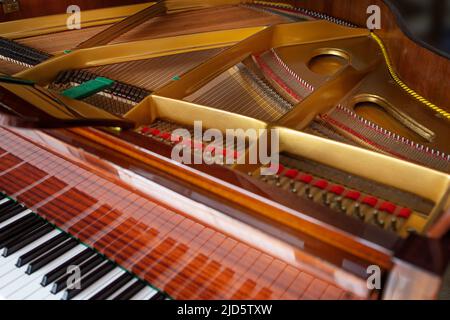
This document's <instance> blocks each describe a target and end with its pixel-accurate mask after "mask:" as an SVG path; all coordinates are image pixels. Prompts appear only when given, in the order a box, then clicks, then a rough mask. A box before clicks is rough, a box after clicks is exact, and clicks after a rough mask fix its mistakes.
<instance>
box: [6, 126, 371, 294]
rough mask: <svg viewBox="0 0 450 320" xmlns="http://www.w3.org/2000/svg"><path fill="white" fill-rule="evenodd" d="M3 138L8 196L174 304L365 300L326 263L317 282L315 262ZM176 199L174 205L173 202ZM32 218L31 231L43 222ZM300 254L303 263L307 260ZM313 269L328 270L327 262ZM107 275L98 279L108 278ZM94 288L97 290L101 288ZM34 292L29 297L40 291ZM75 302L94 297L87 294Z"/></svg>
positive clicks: (13, 136) (14, 136) (16, 137)
mask: <svg viewBox="0 0 450 320" xmlns="http://www.w3.org/2000/svg"><path fill="white" fill-rule="evenodd" d="M0 135H1V136H2V139H1V140H0V189H1V190H3V191H4V193H5V194H8V195H10V196H11V197H12V198H14V199H18V200H19V201H20V202H22V203H24V205H26V206H27V207H28V208H30V209H31V210H32V211H33V212H35V213H36V214H37V215H39V216H40V217H42V218H44V219H45V220H46V221H49V222H51V223H52V224H55V225H56V226H58V227H59V228H60V229H58V230H64V231H65V232H67V234H70V235H72V236H73V237H76V238H77V239H79V240H80V241H81V242H83V243H84V244H86V245H88V246H90V247H92V248H95V250H96V252H100V253H102V254H104V256H106V257H108V258H109V261H114V262H115V263H117V264H118V265H120V266H122V267H123V268H124V269H126V270H129V271H130V272H132V273H133V274H135V275H137V276H138V277H139V278H140V279H142V280H144V281H146V283H149V284H151V285H152V286H154V287H155V288H160V289H162V290H163V292H165V293H167V294H168V295H169V296H170V297H171V298H173V299H278V298H281V299H359V298H360V296H359V295H356V294H355V293H354V292H352V291H348V290H346V289H345V288H342V287H341V286H340V285H339V284H337V283H336V282H335V278H334V277H335V268H336V267H334V265H331V264H329V263H325V265H323V269H322V267H320V268H321V270H322V271H321V273H320V276H319V274H316V273H315V272H314V273H312V272H311V270H310V268H309V267H304V265H303V263H304V264H305V265H308V264H309V263H310V259H311V258H310V256H308V257H305V258H304V259H305V260H304V262H302V264H301V265H297V264H294V263H293V262H288V261H284V260H280V258H278V257H277V256H275V255H273V254H271V253H268V252H265V251H263V250H262V249H260V248H258V247H256V246H255V245H254V244H252V243H247V242H244V241H243V240H241V238H240V237H238V236H236V235H229V234H228V233H226V232H224V231H222V230H221V229H219V227H215V226H212V225H210V224H207V223H206V222H204V221H202V220H197V219H195V218H193V217H191V216H190V215H191V213H184V212H181V211H180V210H174V209H172V208H171V207H169V206H167V205H164V204H162V203H161V202H160V201H158V200H155V199H154V198H153V197H150V196H143V195H142V194H140V193H135V192H134V191H131V190H129V189H128V188H129V187H127V186H126V185H123V184H122V183H117V181H116V180H115V178H114V177H113V176H111V175H108V178H106V177H105V176H104V174H103V173H101V172H97V171H95V170H93V169H92V168H90V167H85V166H84V165H82V164H80V163H78V162H76V161H72V160H69V159H68V158H66V157H65V156H63V155H62V154H60V153H56V152H53V151H50V150H47V149H45V148H43V147H41V146H40V145H39V144H36V143H34V142H32V141H30V140H28V138H24V137H22V136H21V135H20V134H19V133H15V132H14V131H11V130H9V129H5V128H0ZM62 149H64V148H62ZM62 149H61V150H62ZM58 150H59V149H58ZM67 151H69V150H67ZM72 151H75V150H72ZM72 151H70V152H72ZM92 171H93V172H92ZM94 172H95V173H94ZM111 179H113V181H112V180H111ZM149 188H155V186H149ZM171 201H172V202H174V200H173V198H171ZM9 205H12V204H9ZM17 210H19V209H17ZM20 210H21V209H20ZM185 210H188V209H185ZM23 211H26V209H25V208H23ZM28 213H31V212H28ZM24 215H27V213H25V214H24ZM16 219H17V218H16ZM28 219H31V218H28ZM31 220H32V221H33V222H29V223H30V225H31V224H33V223H34V222H37V220H36V219H31ZM35 220H36V221H35ZM29 227H30V228H31V226H29ZM5 230H6V229H5ZM58 230H57V231H58ZM187 231H189V232H187ZM42 232H43V231H42ZM61 237H62V236H61ZM47 240H48V239H47ZM66 241H70V240H66ZM44 242H45V240H44ZM71 243H72V242H70V243H65V245H69V244H70V245H73V244H71ZM77 244H78V243H77ZM76 247H77V246H75V247H73V248H71V249H70V253H74V251H76V250H75V249H76ZM27 248H28V247H27ZM84 248H85V247H84ZM60 249H61V250H63V249H62V248H60ZM26 251H27V250H26V248H24V249H22V250H21V252H16V253H15V256H14V257H15V258H13V259H12V260H13V261H12V262H10V263H9V264H7V266H8V270H6V272H5V273H4V276H6V277H8V279H10V276H9V275H8V273H10V272H13V273H14V274H12V275H11V277H20V276H22V277H28V279H31V278H30V277H29V275H24V273H25V271H26V270H25V268H26V269H28V264H30V261H28V262H27V265H26V266H23V267H22V268H20V269H19V271H17V269H16V267H15V263H16V262H17V258H18V257H19V256H20V255H22V254H23V253H26ZM66 253H68V252H66ZM79 253H80V252H78V251H77V253H75V255H76V254H79ZM301 256H302V254H300V255H299V256H297V257H296V261H297V260H298V259H302V261H303V258H302V257H301ZM66 258H67V259H71V258H73V256H70V257H69V254H68V255H65V256H64V258H63V259H66ZM10 260H11V259H10ZM64 261H66V260H64ZM64 261H61V262H62V263H64ZM104 263H105V264H106V263H107V262H104ZM313 263H315V266H319V265H322V264H324V262H323V261H319V260H317V261H315V262H313ZM355 263H358V262H355ZM2 265H3V264H2ZM58 266H59V264H58V263H56V264H48V265H46V266H43V267H41V269H40V270H37V271H36V272H38V273H37V274H38V275H37V276H33V277H37V280H34V281H36V282H33V283H35V284H36V286H35V287H31V289H33V288H34V289H35V290H36V291H37V289H41V287H40V286H38V284H39V283H40V281H42V277H43V276H44V275H45V274H47V273H48V272H50V271H52V270H54V269H55V268H56V267H58ZM31 268H33V267H31ZM362 268H364V265H363V266H362ZM95 270H97V269H95ZM111 272H115V271H114V270H113V271H110V273H108V274H109V275H111V277H113V278H114V280H116V278H115V277H114V274H111ZM86 276H87V275H86ZM107 276H108V275H105V276H104V277H103V278H102V279H103V280H101V279H100V280H99V281H100V282H97V283H99V284H101V283H104V281H107V282H108V279H109V276H108V277H107ZM23 279H25V278H23ZM33 279H34V278H33ZM51 280H53V279H51ZM91 281H92V280H91ZM123 281H125V280H123ZM27 284H28V283H24V284H23V285H22V286H21V287H25V286H26V285H27ZM30 285H31V283H30ZM4 286H6V289H8V292H5V293H3V291H2V290H1V289H0V294H1V295H2V296H3V297H5V298H9V297H10V296H11V294H13V293H15V292H17V290H18V289H17V290H13V289H14V288H17V286H13V285H12V284H11V285H10V286H8V283H5V282H4V281H3V279H2V278H0V288H1V287H4ZM53 286H54V284H53V283H52V285H51V287H52V288H53ZM52 288H50V285H49V287H48V288H47V287H45V290H46V291H45V292H46V294H47V295H48V296H49V297H50V298H62V297H63V295H64V292H65V291H66V290H62V291H59V292H58V293H57V294H58V296H57V297H55V296H54V295H53V294H52V293H51V290H52ZM90 288H92V290H93V291H95V288H97V284H95V283H94V284H93V285H92V286H90ZM114 288H115V286H114ZM86 290H89V292H90V291H91V289H89V288H86ZM130 290H131V289H130ZM9 291H13V292H9ZM26 291H27V292H28V294H26V297H24V298H28V296H29V295H31V294H34V291H33V292H30V291H29V290H28V289H27V290H26ZM6 293H7V294H6ZM18 294H20V292H18ZM86 294H88V291H86ZM139 294H141V292H140V293H139ZM24 295H25V291H24ZM67 295H68V297H70V295H69V293H67ZM142 295H145V293H142ZM46 297H47V296H46ZM75 298H77V299H81V298H83V299H87V298H91V296H88V297H85V296H84V295H82V294H81V293H80V294H79V295H77V296H76V297H74V299H75Z"/></svg>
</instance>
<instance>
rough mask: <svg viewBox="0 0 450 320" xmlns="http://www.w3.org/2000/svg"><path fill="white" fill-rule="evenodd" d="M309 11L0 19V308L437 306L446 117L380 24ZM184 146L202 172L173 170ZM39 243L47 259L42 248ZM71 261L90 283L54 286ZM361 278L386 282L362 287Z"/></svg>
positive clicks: (448, 152)
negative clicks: (272, 303) (400, 65)
mask: <svg viewBox="0 0 450 320" xmlns="http://www.w3.org/2000/svg"><path fill="white" fill-rule="evenodd" d="M124 2H126V1H124ZM318 2H321V1H318ZM343 2H346V1H343ZM347 2H355V1H347ZM362 2H365V1H362ZM301 3H302V2H298V1H284V2H283V3H273V2H265V1H242V2H240V1H181V0H171V1H156V2H151V3H142V4H133V5H124V6H120V7H113V8H99V9H93V10H88V11H86V12H85V13H83V15H85V17H86V18H84V19H83V22H82V26H81V29H75V30H67V27H66V25H65V23H66V19H67V15H65V14H60V15H53V16H43V17H35V18H28V19H22V20H15V21H10V22H3V23H0V37H1V38H0V73H2V74H3V75H2V77H1V78H0V89H1V91H0V99H1V100H0V105H1V113H2V122H1V124H2V126H3V127H2V128H0V132H1V136H2V141H1V142H0V165H1V171H2V172H1V173H0V189H1V190H2V191H3V192H4V193H2V195H1V196H0V198H1V199H2V200H0V212H1V213H2V214H4V219H2V215H0V246H2V248H3V250H5V251H4V253H3V255H4V256H5V257H7V258H6V259H3V258H1V259H3V260H4V261H6V260H7V259H9V260H11V261H12V260H17V258H19V260H20V259H22V260H24V262H22V263H21V264H20V263H18V264H17V267H15V266H13V264H11V268H10V269H8V270H10V272H9V273H3V274H0V296H1V297H5V298H11V299H15V298H17V299H25V298H27V299H41V298H45V299H47V298H48V299H50V298H62V299H130V298H135V299H153V300H160V299H319V298H322V299H435V298H436V297H437V295H438V292H439V290H440V288H441V286H443V285H444V286H445V283H444V272H445V270H446V265H447V261H448V258H447V256H448V231H447V232H446V233H445V232H443V234H444V236H442V235H441V236H435V230H439V228H442V226H443V225H444V223H445V221H446V220H445V218H446V216H448V213H449V210H450V198H449V194H450V176H449V174H450V143H449V137H450V126H449V122H448V121H449V119H450V114H449V111H450V110H448V108H447V109H445V107H447V105H439V106H438V105H436V104H434V103H432V102H430V101H431V100H429V98H428V96H425V95H421V94H419V93H417V91H415V90H414V89H411V87H409V85H408V83H406V80H405V82H404V81H403V80H402V77H401V76H399V75H397V71H396V69H395V68H396V66H395V65H394V64H393V63H394V62H393V60H392V59H391V58H390V55H391V54H392V51H390V50H392V46H391V47H386V45H385V44H384V41H385V39H388V40H389V41H391V40H392V39H390V38H388V36H387V35H386V34H384V33H383V31H382V32H380V33H377V32H376V31H375V32H372V31H370V30H367V29H366V28H365V27H363V26H362V25H361V23H358V22H356V21H352V19H351V17H350V16H349V17H348V20H347V19H344V18H342V17H339V15H337V16H333V14H332V13H327V12H326V10H324V9H323V7H321V9H319V10H314V5H310V3H309V2H308V1H306V2H305V4H301ZM383 8H384V7H383ZM383 10H384V9H383ZM386 10H388V9H386ZM361 15H363V16H364V17H365V12H363V11H361ZM36 23H41V26H42V27H41V28H38V29H36V28H35V27H34V26H35V25H36ZM361 27H363V28H361ZM401 36H404V35H403V34H402V35H401ZM386 41H387V40H386ZM412 43H413V42H412ZM413 45H414V46H418V45H417V44H415V43H413ZM421 49H423V48H421ZM405 50H406V49H405ZM408 50H410V52H408V55H414V50H415V47H411V48H409V49H408ZM417 50H419V49H417ZM424 50H428V49H424ZM433 55H434V53H433ZM439 59H444V63H445V68H447V69H446V70H448V66H449V65H450V64H449V61H448V59H446V58H442V57H439ZM442 72H444V73H445V71H442ZM444 81H445V80H444ZM446 82H447V83H445V84H442V86H443V87H444V88H447V89H448V77H447V81H446ZM447 91H450V90H447ZM446 94H447V95H446ZM436 95H437V96H438V97H439V99H441V97H440V96H439V95H446V96H445V97H442V99H443V101H445V98H448V92H446V93H445V91H444V90H441V92H440V93H439V92H437V93H436ZM430 99H431V98H430ZM445 102H448V99H447V101H445ZM199 125H200V130H203V131H200V132H201V134H200V135H198V134H196V128H198V126H199ZM94 127H95V128H94ZM183 129H184V131H183ZM209 129H211V130H216V131H218V132H220V133H223V134H225V133H227V132H228V131H230V130H232V131H233V132H235V135H236V136H235V139H233V140H232V141H225V140H224V141H219V142H217V141H212V139H209V138H208V137H207V136H206V135H203V133H204V132H206V131H207V130H209ZM179 130H181V131H183V132H185V135H183V134H179V133H177V132H179ZM251 130H259V131H260V132H265V133H268V137H267V138H264V137H263V135H260V136H259V135H252V134H250V133H249V132H250V131H251ZM268 141H269V142H270V143H269V145H270V147H269V151H271V152H272V153H277V154H278V155H279V160H278V162H277V163H276V164H277V170H276V172H274V174H273V175H264V174H263V172H264V170H265V169H268V168H269V166H270V164H268V163H264V162H263V160H262V155H261V153H259V155H258V156H257V157H256V158H257V159H256V161H254V162H252V161H251V159H252V155H254V154H258V151H257V150H258V146H260V145H261V143H264V142H265V143H266V144H267V142H268ZM273 141H277V142H279V143H278V146H276V147H274V145H273V143H272V142H273ZM180 145H181V146H182V147H183V149H182V150H189V151H191V152H190V155H189V160H194V159H195V157H196V156H199V157H200V158H201V157H204V158H205V161H207V162H208V163H207V164H205V163H194V162H195V161H191V162H192V163H191V162H189V163H184V164H180V163H176V162H175V161H174V160H173V150H175V149H176V148H177V146H180ZM191 156H192V157H191ZM63 168H66V169H63ZM117 195H122V196H121V198H120V201H119V200H117V199H116V200H117V201H116V200H114V201H112V199H114V198H115V196H117ZM24 210H26V211H24ZM24 212H26V215H25V214H24ZM29 215H33V216H32V217H31V216H29ZM8 219H10V220H8ZM11 219H12V220H11ZM16 219H17V220H16ZM20 219H25V221H24V222H22V220H20ZM26 219H28V220H26ZM447 220H448V219H447ZM11 221H12V222H11ZM17 221H20V222H21V223H22V224H17ZM8 222H9V223H10V224H8ZM14 223H16V224H14ZM11 226H12V227H11ZM55 227H57V229H55ZM11 228H13V229H14V228H15V229H14V230H16V231H17V232H16V231H14V232H12V233H8V232H11ZM444 228H445V226H444ZM447 228H448V226H447ZM445 234H446V235H445ZM8 235H9V237H8ZM12 236H14V237H15V238H12ZM51 236H52V237H53V238H52V237H51ZM58 237H59V238H58ZM56 238H57V239H56ZM55 239H56V240H55ZM114 239H116V240H114ZM19 240H20V241H21V242H20V243H18V241H19ZM45 241H47V242H45ZM51 241H53V242H54V245H55V246H56V249H52V250H55V251H54V252H55V255H54V257H58V261H52V262H49V261H47V260H49V259H50V257H44V258H45V259H47V260H45V259H44V258H42V256H41V258H39V253H37V252H36V248H37V249H39V248H41V249H42V244H47V245H48V246H50V245H52V243H51ZM58 241H59V242H58ZM64 241H65V242H64ZM31 245H33V247H32V248H34V251H30V250H31V249H30V248H31V247H29V246H31ZM39 245H40V247H39ZM58 245H59V247H58ZM81 245H83V247H81ZM27 246H28V247H27ZM27 248H28V249H29V250H26V249H27ZM57 250H60V251H57ZM30 252H31V255H32V254H35V257H29V256H30ZM27 254H28V255H27ZM10 256H11V257H13V259H12V258H9V257H10ZM70 259H72V260H73V261H79V262H80V263H81V268H82V270H83V271H84V270H85V271H86V276H84V277H85V279H84V280H83V281H85V283H86V288H84V287H82V289H71V288H67V287H66V284H65V282H64V281H66V280H67V279H66V278H67V277H66V275H65V274H64V272H63V269H62V268H63V266H65V265H66V264H67V263H68V262H67V261H69V260H70ZM89 259H91V260H89ZM3 260H0V263H4V262H3ZM9 260H8V261H9ZM55 260H56V259H55ZM238 261H239V262H238ZM424 261H427V262H424ZM57 262H59V263H57ZM438 262H440V263H438ZM5 263H6V262H5ZM64 263H66V264H64ZM19 265H22V266H23V268H25V269H24V270H25V271H26V272H28V274H31V275H33V277H34V280H33V281H34V282H36V283H31V282H32V281H31V278H28V281H29V283H25V282H24V281H25V280H24V279H23V278H21V275H22V273H21V272H22V271H23V270H21V269H18V268H19V267H18V266H19ZM370 265H377V266H379V267H380V269H381V272H382V274H383V285H382V288H372V289H370V288H368V287H367V285H366V280H367V277H368V274H367V272H366V269H367V267H368V266H370ZM437 265H439V266H437ZM119 267H120V268H119ZM121 268H122V269H121ZM16 269H17V270H16ZM95 271H97V272H95ZM0 272H2V270H0ZM400 273H401V274H402V275H404V276H405V277H407V278H408V279H409V280H410V282H409V284H410V287H408V288H406V289H405V288H400V286H399V283H398V279H397V278H396V277H398V275H399V274H400ZM94 274H95V276H94ZM42 277H43V278H42ZM41 279H42V285H41V284H40V283H39V282H41ZM396 279H397V280H396ZM423 284H426V285H425V286H424V285H423ZM28 287H29V288H28ZM20 289H23V290H20Z"/></svg>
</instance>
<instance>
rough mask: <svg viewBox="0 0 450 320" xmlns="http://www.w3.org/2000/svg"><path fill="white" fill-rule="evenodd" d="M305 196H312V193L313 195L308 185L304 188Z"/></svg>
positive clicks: (310, 197) (309, 197)
mask: <svg viewBox="0 0 450 320" xmlns="http://www.w3.org/2000/svg"><path fill="white" fill-rule="evenodd" d="M305 196H306V197H307V198H308V199H312V198H314V195H313V194H312V192H311V187H310V186H307V187H306V188H305Z"/></svg>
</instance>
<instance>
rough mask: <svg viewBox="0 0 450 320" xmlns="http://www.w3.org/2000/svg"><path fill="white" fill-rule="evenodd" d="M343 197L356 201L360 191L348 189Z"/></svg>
mask: <svg viewBox="0 0 450 320" xmlns="http://www.w3.org/2000/svg"><path fill="white" fill-rule="evenodd" d="M345 197H346V198H347V199H350V200H354V201H356V200H358V199H359V197H361V193H360V192H358V191H352V190H351V191H349V192H347V193H346V194H345Z"/></svg>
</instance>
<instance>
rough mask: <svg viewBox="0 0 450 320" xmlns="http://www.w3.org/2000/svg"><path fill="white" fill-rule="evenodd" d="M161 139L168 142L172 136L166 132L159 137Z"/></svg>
mask: <svg viewBox="0 0 450 320" xmlns="http://www.w3.org/2000/svg"><path fill="white" fill-rule="evenodd" d="M159 136H160V137H161V138H162V139H164V140H167V141H170V140H171V139H172V135H171V134H170V133H168V132H163V133H161V134H160V135H159Z"/></svg>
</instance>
